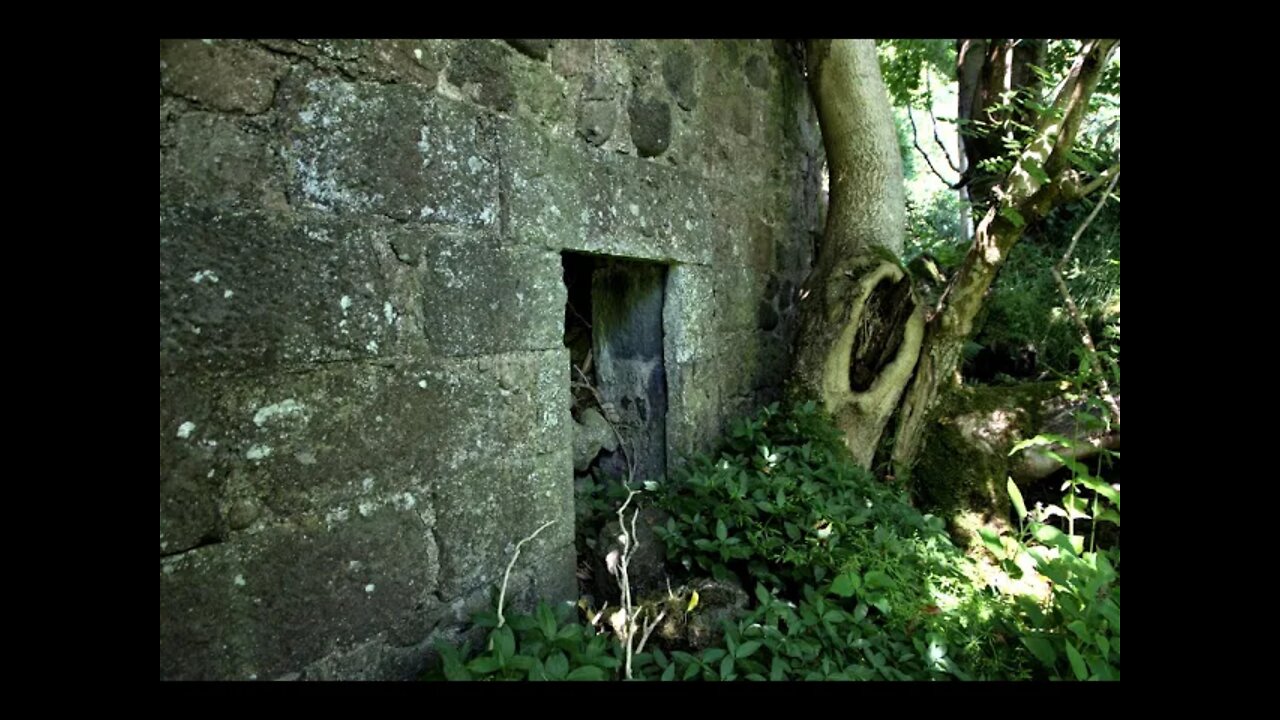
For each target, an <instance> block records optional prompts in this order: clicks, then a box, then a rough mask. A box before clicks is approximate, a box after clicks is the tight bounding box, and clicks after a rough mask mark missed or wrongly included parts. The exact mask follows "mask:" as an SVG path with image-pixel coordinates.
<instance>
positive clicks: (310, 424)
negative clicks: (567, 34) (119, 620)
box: [160, 40, 821, 679]
mask: <svg viewBox="0 0 1280 720" xmlns="http://www.w3.org/2000/svg"><path fill="white" fill-rule="evenodd" d="M820 152H821V150H820V140H819V135H818V129H817V125H816V120H815V119H814V116H813V111H812V107H811V102H810V101H809V99H808V97H807V94H806V91H805V87H804V81H803V77H802V75H801V72H800V66H799V64H798V62H797V61H796V59H795V58H794V57H793V56H792V54H791V50H790V48H789V47H788V46H787V45H785V44H783V43H774V42H769V41H712V42H703V41H677V40H668V41H538V40H522V41H507V42H503V41H432V40H422V41H416V40H415V41H407V40H400V41H360V40H343V41H306V40H304V41H280V40H270V41H265V40H264V41H221V40H215V41H209V40H204V41H201V40H188V41H162V42H161V44H160V676H161V678H171V679H184V678H208V679H247V678H257V679H268V678H278V677H304V678H403V677H411V676H413V675H414V674H415V673H417V672H418V671H420V670H421V669H422V667H423V665H424V663H425V662H426V658H427V655H428V653H429V647H430V643H431V641H432V640H433V639H435V638H437V637H445V638H449V639H453V638H455V637H456V636H455V635H454V633H455V632H456V629H457V627H458V626H459V624H460V622H461V621H462V620H463V619H465V617H466V616H467V614H468V613H469V612H471V611H472V610H474V609H477V608H479V607H482V606H484V605H485V604H486V603H487V602H488V594H489V592H490V590H491V589H492V588H493V587H494V586H495V585H496V584H497V583H499V582H500V581H501V575H502V571H503V569H504V568H505V565H506V560H507V558H508V557H509V556H510V553H511V551H512V549H513V547H514V545H515V543H516V542H517V541H518V540H519V539H520V538H523V537H525V536H527V535H529V534H530V533H531V532H532V531H533V530H534V529H535V528H537V527H538V526H539V525H540V524H541V523H543V522H545V521H547V520H556V521H557V523H556V524H555V525H553V526H552V527H551V528H550V529H548V530H547V531H546V532H544V533H543V534H542V535H540V536H539V538H538V539H537V540H536V541H534V542H533V543H530V544H528V545H526V547H525V549H524V550H523V552H522V554H521V559H520V563H519V565H518V566H517V570H516V572H515V573H514V574H513V577H512V583H511V590H510V592H511V594H512V597H513V598H514V600H515V602H516V603H517V604H521V603H528V602H530V601H531V600H532V598H534V597H539V596H541V597H547V598H556V599H567V598H569V597H571V596H572V595H573V593H574V592H575V589H574V556H573V552H574V551H573V467H572V435H573V433H572V432H571V428H570V425H571V424H572V422H573V420H572V418H571V417H570V415H569V406H570V394H569V382H570V377H569V352H568V350H567V349H566V348H565V347H564V343H563V335H564V312H565V310H564V308H565V299H566V293H565V286H564V284H563V280H562V263H561V255H560V252H561V251H562V250H566V249H568V250H576V251H582V252H591V253H600V254H608V255H615V256H620V257H626V258H636V259H642V260H649V261H656V262H660V263H663V264H665V265H667V279H666V290H665V292H666V297H665V303H664V305H663V308H664V309H663V313H664V317H663V326H664V327H663V330H664V340H663V342H664V344H665V352H664V356H665V357H664V363H665V372H666V382H667V404H668V407H667V417H666V423H667V426H666V429H667V434H666V437H667V446H668V447H667V452H666V453H665V457H666V462H667V464H668V466H673V465H674V464H677V463H679V461H680V458H681V456H682V455H685V454H687V453H688V452H690V451H693V450H700V449H706V448H707V446H708V443H709V442H711V441H712V440H713V439H714V438H715V437H716V435H717V434H718V433H719V432H720V430H721V429H722V427H723V425H724V424H725V423H726V422H727V421H728V420H729V419H730V418H732V417H734V416H735V415H737V414H741V413H743V412H748V411H750V410H752V409H753V408H754V407H755V406H757V405H759V404H760V403H762V402H765V401H768V400H771V399H774V398H775V397H776V396H777V394H778V392H779V388H780V386H781V383H782V381H783V379H784V377H785V373H786V371H787V356H788V348H789V344H790V340H791V337H792V333H793V331H794V323H793V317H794V314H795V311H794V303H795V297H794V295H795V292H796V288H797V286H798V285H799V282H800V280H801V279H802V278H803V276H804V275H805V273H807V271H808V268H809V265H810V262H811V256H812V247H813V240H814V238H815V237H816V234H817V232H818V230H819V228H818V227H817V201H816V196H817V162H818V158H819V156H820Z"/></svg>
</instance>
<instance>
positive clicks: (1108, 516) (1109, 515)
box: [1095, 510, 1120, 527]
mask: <svg viewBox="0 0 1280 720" xmlns="http://www.w3.org/2000/svg"><path fill="white" fill-rule="evenodd" d="M1095 519H1096V520H1098V521H1099V522H1109V523H1114V524H1115V526H1116V527H1120V513H1118V512H1116V511H1115V510H1102V511H1099V512H1098V516H1097V517H1096V518H1095Z"/></svg>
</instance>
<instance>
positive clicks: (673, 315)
mask: <svg viewBox="0 0 1280 720" xmlns="http://www.w3.org/2000/svg"><path fill="white" fill-rule="evenodd" d="M662 312H663V331H664V333H665V335H666V338H665V343H666V358H667V361H668V362H669V363H670V362H678V363H683V362H688V361H690V360H693V359H695V358H699V357H707V356H710V355H713V354H714V353H715V349H714V348H713V347H712V346H711V344H710V339H711V337H712V335H713V334H714V332H715V328H716V301H715V270H714V269H712V268H710V267H707V266H703V265H681V264H677V265H672V266H671V267H670V268H669V269H668V271H667V296H666V304H665V305H664V306H663V309H662Z"/></svg>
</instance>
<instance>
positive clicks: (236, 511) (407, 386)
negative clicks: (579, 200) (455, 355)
mask: <svg viewBox="0 0 1280 720" xmlns="http://www.w3.org/2000/svg"><path fill="white" fill-rule="evenodd" d="M187 382H188V383H190V384H192V385H194V389H191V388H188V387H186V386H183V385H180V384H178V383H176V382H174V383H170V384H168V385H166V384H163V383H162V386H161V457H160V472H161V488H162V492H161V552H162V554H163V553H172V552H175V551H177V550H182V549H186V548H188V547H193V546H195V545H198V544H202V543H205V542H210V541H213V540H216V539H220V538H222V537H225V536H226V534H227V532H228V531H240V530H249V531H254V530H255V529H257V528H260V527H262V526H263V524H265V523H268V522H269V521H270V520H271V519H272V518H285V517H293V516H298V515H301V514H308V513H309V514H313V515H315V516H316V517H318V518H322V519H323V520H324V521H325V522H326V523H332V522H335V521H341V520H343V519H345V518H346V517H353V516H355V515H359V514H364V513H367V512H368V511H369V510H370V509H371V508H373V507H375V506H377V505H378V503H387V502H392V503H396V504H399V505H403V506H409V507H411V506H413V505H414V504H415V503H417V502H418V498H420V497H421V496H422V494H423V493H425V492H428V490H429V489H430V488H433V487H435V486H436V484H438V483H440V482H445V480H443V479H442V478H446V477H447V476H449V475H450V474H451V473H454V472H456V471H458V470H459V469H460V468H463V467H466V466H468V465H471V464H474V463H477V462H482V461H484V460H485V459H486V458H488V457H490V456H492V455H494V454H495V453H496V454H497V455H499V456H505V455H506V454H508V453H509V454H510V455H511V456H512V457H532V456H537V455H540V454H546V453H553V452H568V449H569V446H570V442H571V434H570V433H569V432H568V427H569V426H568V424H567V423H568V422H570V421H569V418H568V412H569V404H570V399H569V387H568V355H567V351H566V350H564V349H563V348H561V349H559V350H552V351H548V352H542V353H521V354H511V355H494V356H486V357H482V358H467V359H462V360H456V361H455V360H442V361H418V362H413V363H404V362H402V363H401V364H400V365H399V366H389V367H384V366H381V365H365V364H345V365H344V364H335V365H328V366H325V367H324V368H321V369H316V370H314V371H312V372H306V373H291V374H281V375H276V376H273V377H271V379H270V382H264V381H263V378H261V377H242V378H235V379H222V380H219V381H216V382H215V381H214V379H212V378H204V379H203V382H198V383H191V380H190V379H188V381H187ZM170 498H172V500H169V499H170ZM166 543H168V544H167V545H166Z"/></svg>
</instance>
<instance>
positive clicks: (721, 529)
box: [716, 520, 729, 542]
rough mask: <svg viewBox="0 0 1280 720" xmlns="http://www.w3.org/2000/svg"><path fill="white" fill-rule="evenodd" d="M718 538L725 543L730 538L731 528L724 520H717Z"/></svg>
mask: <svg viewBox="0 0 1280 720" xmlns="http://www.w3.org/2000/svg"><path fill="white" fill-rule="evenodd" d="M716 537H717V538H719V539H720V540H721V542H723V541H724V540H725V539H726V538H728V537H729V528H728V527H726V526H725V524H724V520H716Z"/></svg>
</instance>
